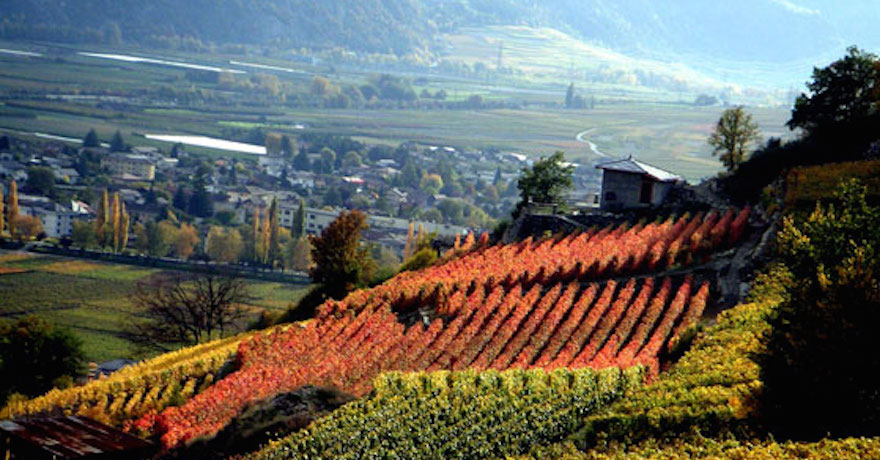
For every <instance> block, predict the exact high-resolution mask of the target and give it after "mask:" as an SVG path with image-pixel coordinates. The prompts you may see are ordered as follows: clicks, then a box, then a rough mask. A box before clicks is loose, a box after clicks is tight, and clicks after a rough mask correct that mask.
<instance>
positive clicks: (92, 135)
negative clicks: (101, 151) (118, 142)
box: [83, 128, 101, 147]
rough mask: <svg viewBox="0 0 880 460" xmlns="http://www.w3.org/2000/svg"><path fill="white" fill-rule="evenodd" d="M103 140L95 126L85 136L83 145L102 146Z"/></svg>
mask: <svg viewBox="0 0 880 460" xmlns="http://www.w3.org/2000/svg"><path fill="white" fill-rule="evenodd" d="M100 146H101V141H100V140H99V139H98V133H96V132H95V130H94V128H93V129H90V130H89V132H88V134H86V137H85V138H83V147H100Z"/></svg>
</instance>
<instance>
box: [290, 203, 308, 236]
mask: <svg viewBox="0 0 880 460" xmlns="http://www.w3.org/2000/svg"><path fill="white" fill-rule="evenodd" d="M292 233H293V239H295V240H296V239H299V238H301V237H303V236H305V234H306V200H304V199H302V198H300V199H299V209H297V210H296V215H295V216H293V229H292Z"/></svg>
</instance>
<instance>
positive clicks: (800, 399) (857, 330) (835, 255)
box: [759, 179, 880, 438]
mask: <svg viewBox="0 0 880 460" xmlns="http://www.w3.org/2000/svg"><path fill="white" fill-rule="evenodd" d="M865 193H866V189H865V187H863V186H862V185H861V184H859V183H858V182H857V181H856V180H854V179H853V180H850V181H848V182H846V183H844V184H842V185H841V187H840V189H839V190H838V192H837V193H836V196H835V198H836V199H835V201H836V202H837V205H819V204H817V206H816V209H815V211H814V212H813V213H812V214H811V215H810V216H808V217H806V218H795V217H786V218H785V219H784V221H783V228H782V230H781V231H780V233H779V235H778V247H779V251H780V260H781V262H782V263H783V264H784V267H785V268H786V269H787V270H788V272H789V273H788V277H789V279H788V280H787V281H786V282H785V283H784V284H785V287H786V288H787V289H786V298H785V299H784V301H783V303H782V304H781V305H780V306H779V308H778V309H777V311H776V313H775V316H773V317H772V318H771V320H770V325H771V327H772V329H771V331H770V333H769V334H767V335H766V337H765V339H764V341H765V350H766V351H765V352H764V353H763V354H762V355H761V356H759V363H760V364H761V381H762V382H764V390H763V407H762V410H761V413H762V414H763V416H764V417H765V422H766V424H767V425H768V426H769V427H770V428H771V430H773V433H774V434H775V435H779V436H784V437H789V436H790V437H797V438H817V437H824V436H826V435H829V434H830V435H831V436H834V437H842V436H853V435H870V436H873V435H876V434H877V433H878V431H877V427H878V426H880V392H878V391H877V377H876V376H877V374H878V372H880V355H878V354H877V352H876V350H877V349H878V348H880V335H878V334H877V331H876V325H877V324H878V323H880V291H878V287H877V280H876V274H877V273H880V253H878V250H880V208H878V207H873V206H869V205H868V204H867V200H866V198H865Z"/></svg>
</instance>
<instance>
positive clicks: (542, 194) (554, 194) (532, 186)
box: [514, 152, 574, 215]
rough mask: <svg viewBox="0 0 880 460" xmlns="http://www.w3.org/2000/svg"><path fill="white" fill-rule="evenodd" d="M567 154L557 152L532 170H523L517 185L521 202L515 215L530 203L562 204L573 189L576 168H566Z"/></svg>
mask: <svg viewBox="0 0 880 460" xmlns="http://www.w3.org/2000/svg"><path fill="white" fill-rule="evenodd" d="M564 163H565V154H563V153H562V152H556V153H554V154H553V155H550V156H549V157H547V158H545V157H541V159H540V160H538V161H536V162H535V164H534V165H532V167H531V168H523V170H522V173H521V174H520V177H519V182H518V183H517V184H516V186H517V188H518V189H519V196H520V201H519V203H518V204H517V205H516V209H515V210H514V215H519V212H520V211H522V209H523V208H524V207H525V206H526V205H527V204H529V203H557V204H562V203H563V202H564V200H565V193H566V192H567V191H568V190H570V189H571V188H572V180H571V177H572V174H573V173H574V167H573V166H571V165H568V166H565V165H564Z"/></svg>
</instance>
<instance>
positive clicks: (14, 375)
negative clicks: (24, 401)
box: [0, 316, 85, 401]
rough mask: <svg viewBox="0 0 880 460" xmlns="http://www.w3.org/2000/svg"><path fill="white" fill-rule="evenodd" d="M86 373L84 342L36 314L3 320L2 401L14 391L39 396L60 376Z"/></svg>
mask: <svg viewBox="0 0 880 460" xmlns="http://www.w3.org/2000/svg"><path fill="white" fill-rule="evenodd" d="M84 374H85V355H84V354H83V351H82V343H81V342H80V340H78V339H77V338H76V337H75V336H73V335H72V334H71V333H69V332H67V331H66V330H62V329H57V328H55V327H53V326H52V325H51V324H49V323H47V322H45V321H43V320H41V319H38V318H37V317H35V316H26V317H24V318H21V319H18V320H17V321H15V322H8V321H4V322H2V323H0V375H2V376H3V378H2V379H0V401H5V400H6V398H7V397H8V396H9V395H10V394H11V393H14V392H15V393H23V394H25V395H28V396H37V395H40V394H42V393H45V392H47V391H49V390H50V389H52V387H53V386H55V385H54V383H53V382H55V381H56V380H58V379H59V378H60V377H63V376H67V377H72V378H76V377H80V376H82V375H84Z"/></svg>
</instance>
